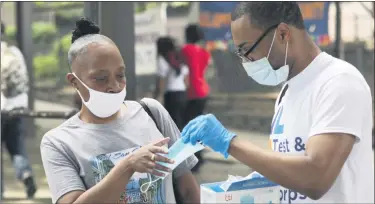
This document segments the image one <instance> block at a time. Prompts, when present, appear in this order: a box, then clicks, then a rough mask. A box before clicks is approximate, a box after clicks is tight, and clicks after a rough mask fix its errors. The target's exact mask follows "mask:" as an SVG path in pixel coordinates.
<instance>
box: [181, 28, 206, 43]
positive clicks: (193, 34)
mask: <svg viewBox="0 0 375 204" xmlns="http://www.w3.org/2000/svg"><path fill="white" fill-rule="evenodd" d="M185 38H186V42H187V43H197V42H199V41H201V40H203V39H204V34H203V31H202V29H201V28H200V27H199V25H197V24H189V25H188V26H187V27H186V28H185Z"/></svg>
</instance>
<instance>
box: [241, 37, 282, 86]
mask: <svg viewBox="0 0 375 204" xmlns="http://www.w3.org/2000/svg"><path fill="white" fill-rule="evenodd" d="M276 31H277V30H276ZM276 31H275V34H274V35H273V39H272V43H271V47H270V49H269V51H268V55H267V57H263V58H262V59H259V60H256V61H250V62H244V63H242V66H243V67H244V68H245V71H246V72H247V75H248V76H249V77H251V78H253V79H254V80H255V81H256V82H258V83H259V84H262V85H267V86H277V85H279V84H280V83H282V82H284V81H286V80H287V79H288V75H289V65H287V64H286V59H287V56H288V42H287V43H286V51H285V63H284V66H282V67H280V68H279V69H277V70H274V69H273V68H272V66H271V64H270V62H269V61H268V57H269V56H270V53H271V49H272V46H273V42H274V41H275V36H276Z"/></svg>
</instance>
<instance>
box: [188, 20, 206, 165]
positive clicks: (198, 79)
mask: <svg viewBox="0 0 375 204" xmlns="http://www.w3.org/2000/svg"><path fill="white" fill-rule="evenodd" d="M185 38H186V45H185V46H184V47H183V48H182V53H183V56H184V60H185V62H186V64H187V65H188V67H189V84H190V85H189V89H188V103H187V107H186V112H185V124H187V123H188V122H189V121H190V120H192V119H194V118H195V117H197V116H199V115H202V114H203V111H204V108H205V106H206V102H207V98H208V94H209V91H210V88H209V86H208V83H207V81H206V79H205V72H206V70H207V67H208V65H209V62H210V58H211V55H210V53H209V52H208V51H207V50H206V49H205V48H204V47H203V39H204V36H203V32H202V30H201V29H200V27H199V26H198V25H196V24H189V25H188V26H187V27H186V29H185ZM196 156H197V158H198V159H199V163H198V164H197V165H196V166H195V167H194V169H192V170H194V171H197V170H198V169H199V166H200V165H201V164H202V157H201V152H198V153H197V154H196Z"/></svg>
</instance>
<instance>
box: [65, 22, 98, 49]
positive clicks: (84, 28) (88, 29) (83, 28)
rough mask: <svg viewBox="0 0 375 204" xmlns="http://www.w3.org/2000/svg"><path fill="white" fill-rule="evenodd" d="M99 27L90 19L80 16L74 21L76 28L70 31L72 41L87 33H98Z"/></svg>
mask: <svg viewBox="0 0 375 204" xmlns="http://www.w3.org/2000/svg"><path fill="white" fill-rule="evenodd" d="M99 32H100V28H99V26H98V25H96V24H95V23H94V22H92V21H90V20H89V19H87V18H85V17H82V18H81V19H79V20H78V21H76V28H75V29H74V30H73V33H72V43H74V41H76V40H77V39H78V38H80V37H82V36H85V35H89V34H99Z"/></svg>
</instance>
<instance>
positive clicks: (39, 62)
mask: <svg viewBox="0 0 375 204" xmlns="http://www.w3.org/2000/svg"><path fill="white" fill-rule="evenodd" d="M33 67H34V73H35V76H36V77H37V78H39V79H40V78H43V77H52V76H56V73H58V72H59V62H58V58H57V56H56V55H54V54H53V53H51V54H50V55H41V56H35V57H34V59H33Z"/></svg>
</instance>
